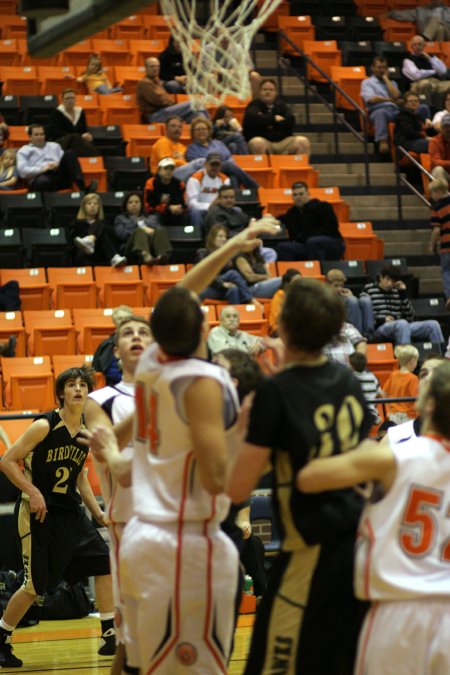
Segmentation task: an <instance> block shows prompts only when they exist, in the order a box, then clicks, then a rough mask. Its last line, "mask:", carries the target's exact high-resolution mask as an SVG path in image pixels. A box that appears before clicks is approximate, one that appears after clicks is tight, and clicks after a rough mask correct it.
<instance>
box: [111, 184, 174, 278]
mask: <svg viewBox="0 0 450 675" xmlns="http://www.w3.org/2000/svg"><path fill="white" fill-rule="evenodd" d="M114 232H115V235H116V238H117V240H118V241H119V242H120V244H121V251H120V252H121V253H122V254H123V255H124V256H125V258H126V260H127V261H129V262H132V263H137V264H140V263H144V265H163V264H164V263H166V262H168V260H169V257H170V253H171V252H172V244H171V243H170V241H169V236H168V234H167V231H166V229H165V228H164V227H162V226H161V225H160V224H159V223H158V222H157V220H156V219H152V216H146V215H145V213H144V204H143V201H142V195H141V194H140V193H139V192H129V193H128V194H127V195H126V197H125V199H124V200H123V203H122V213H119V215H118V216H116V218H115V220H114Z"/></svg>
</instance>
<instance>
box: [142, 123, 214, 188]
mask: <svg viewBox="0 0 450 675" xmlns="http://www.w3.org/2000/svg"><path fill="white" fill-rule="evenodd" d="M165 125H166V135H165V136H161V138H159V139H158V140H157V141H156V143H154V144H153V146H152V151H151V155H150V170H151V172H152V173H153V174H156V173H157V172H158V163H159V162H160V160H161V159H163V158H164V157H171V158H172V159H173V161H174V162H175V172H174V176H175V178H178V179H179V180H182V181H184V182H186V181H187V179H188V178H189V177H190V176H192V174H193V173H195V172H196V171H199V169H202V168H203V167H204V165H205V160H204V158H203V157H202V158H199V159H194V160H193V161H192V162H187V161H186V159H185V156H186V146H185V145H183V143H180V136H181V132H182V131H183V122H182V120H181V118H180V117H178V116H177V115H172V116H171V117H168V118H167V120H166V122H165Z"/></svg>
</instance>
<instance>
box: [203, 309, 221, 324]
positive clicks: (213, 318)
mask: <svg viewBox="0 0 450 675" xmlns="http://www.w3.org/2000/svg"><path fill="white" fill-rule="evenodd" d="M202 311H203V313H204V314H206V316H207V319H208V326H209V327H210V328H214V326H218V325H219V320H218V317H217V311H216V306H215V305H214V304H210V303H208V304H206V303H205V304H203V305H202Z"/></svg>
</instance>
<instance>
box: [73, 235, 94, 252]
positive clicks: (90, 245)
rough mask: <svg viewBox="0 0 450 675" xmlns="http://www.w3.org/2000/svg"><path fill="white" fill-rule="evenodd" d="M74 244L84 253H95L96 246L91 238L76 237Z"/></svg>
mask: <svg viewBox="0 0 450 675" xmlns="http://www.w3.org/2000/svg"><path fill="white" fill-rule="evenodd" d="M74 242H75V244H76V245H77V246H78V248H81V250H82V251H84V253H87V254H88V255H92V254H93V253H94V250H95V244H94V242H93V241H92V239H91V238H90V237H75V239H74Z"/></svg>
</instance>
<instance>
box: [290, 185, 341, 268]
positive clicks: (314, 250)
mask: <svg viewBox="0 0 450 675" xmlns="http://www.w3.org/2000/svg"><path fill="white" fill-rule="evenodd" d="M292 201H293V203H294V204H293V206H291V208H290V209H289V210H288V211H286V213H284V214H283V215H281V216H279V218H280V220H281V222H282V223H283V225H285V227H286V229H287V232H288V235H289V241H286V242H285V241H283V242H281V243H280V244H277V253H278V259H279V260H339V259H340V258H341V257H342V256H343V254H344V251H345V243H344V240H343V238H342V236H341V233H340V232H339V223H338V220H337V218H336V214H335V212H334V209H333V207H332V206H331V204H329V203H328V202H323V201H321V200H320V199H312V198H311V195H310V194H309V191H308V186H307V185H306V183H303V182H302V181H297V182H295V183H293V185H292Z"/></svg>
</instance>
